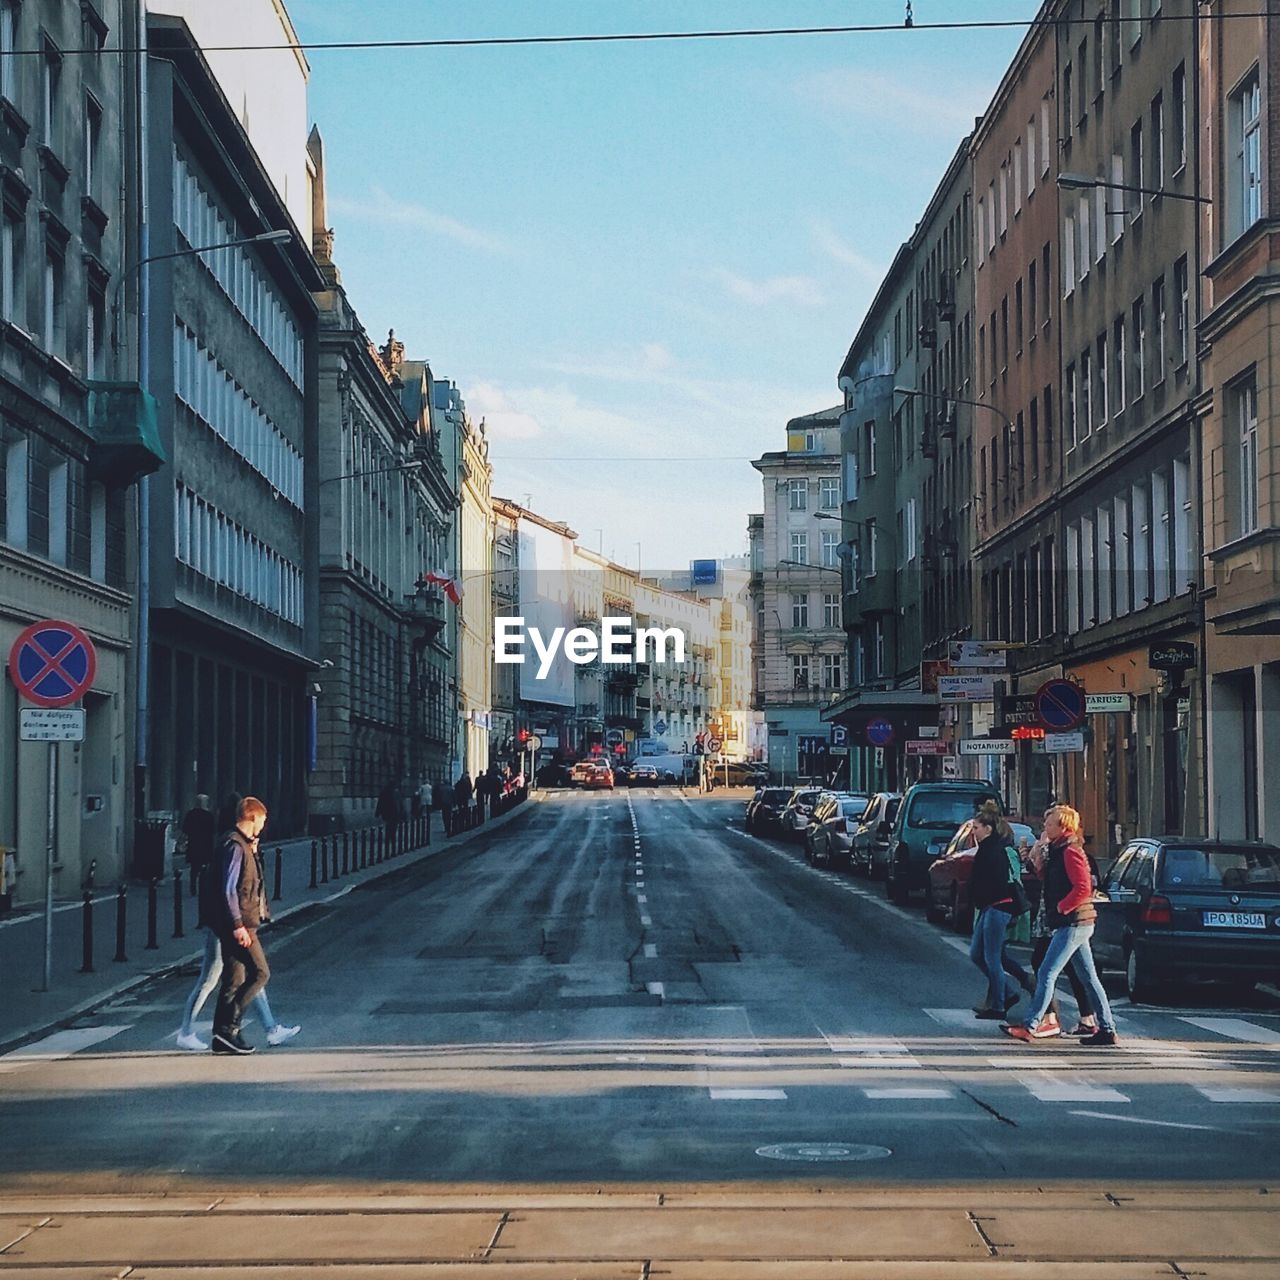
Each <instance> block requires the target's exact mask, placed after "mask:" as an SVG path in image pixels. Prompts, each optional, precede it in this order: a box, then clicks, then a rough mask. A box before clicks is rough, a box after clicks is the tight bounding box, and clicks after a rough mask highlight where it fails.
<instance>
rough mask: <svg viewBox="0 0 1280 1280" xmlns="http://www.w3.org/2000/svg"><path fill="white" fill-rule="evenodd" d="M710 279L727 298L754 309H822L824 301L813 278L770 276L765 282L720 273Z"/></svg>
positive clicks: (714, 274) (724, 272) (721, 271)
mask: <svg viewBox="0 0 1280 1280" xmlns="http://www.w3.org/2000/svg"><path fill="white" fill-rule="evenodd" d="M712 275H713V277H714V279H715V280H716V281H717V282H718V283H719V284H720V285H721V286H722V287H723V288H724V290H725V292H726V293H728V294H729V295H730V297H733V298H737V299H738V301H739V302H745V303H747V304H748V305H749V306H753V307H764V306H768V305H769V304H770V303H773V302H789V303H793V304H795V305H796V306H801V307H821V306H825V305H826V301H827V300H826V298H825V297H824V296H823V293H822V290H821V289H820V288H819V287H818V282H817V281H816V280H815V279H814V278H813V277H812V276H769V277H767V278H766V279H764V280H751V279H748V278H747V277H746V276H740V275H738V274H737V273H736V272H733V271H725V270H723V269H720V270H717V271H715V272H713V273H712Z"/></svg>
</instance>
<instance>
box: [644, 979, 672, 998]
mask: <svg viewBox="0 0 1280 1280" xmlns="http://www.w3.org/2000/svg"><path fill="white" fill-rule="evenodd" d="M644 989H645V990H646V991H647V992H648V993H649V994H650V995H651V996H657V997H658V999H659V1000H665V999H666V995H667V989H666V987H664V986H663V985H662V983H660V982H646V983H645V984H644Z"/></svg>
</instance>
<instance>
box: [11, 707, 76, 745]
mask: <svg viewBox="0 0 1280 1280" xmlns="http://www.w3.org/2000/svg"><path fill="white" fill-rule="evenodd" d="M18 736H19V738H20V739H21V740H22V741H23V742H83V741H84V708H83V707H23V708H22V711H21V718H20V720H19V725H18Z"/></svg>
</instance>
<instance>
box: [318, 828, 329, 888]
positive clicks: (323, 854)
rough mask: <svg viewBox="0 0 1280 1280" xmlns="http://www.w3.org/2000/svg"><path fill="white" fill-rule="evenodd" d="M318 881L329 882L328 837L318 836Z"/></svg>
mask: <svg viewBox="0 0 1280 1280" xmlns="http://www.w3.org/2000/svg"><path fill="white" fill-rule="evenodd" d="M320 883H321V884H328V883H329V837H328V836H321V837H320Z"/></svg>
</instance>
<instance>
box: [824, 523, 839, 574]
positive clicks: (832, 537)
mask: <svg viewBox="0 0 1280 1280" xmlns="http://www.w3.org/2000/svg"><path fill="white" fill-rule="evenodd" d="M839 546H840V535H839V534H838V533H837V532H836V531H835V530H833V529H824V530H823V531H822V566H823V568H824V569H835V568H838V567H839V564H840V559H839V554H838V552H839Z"/></svg>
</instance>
